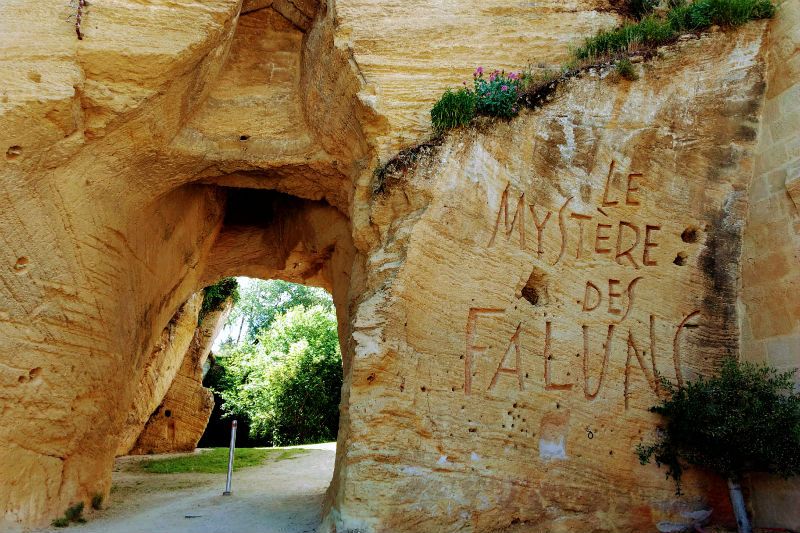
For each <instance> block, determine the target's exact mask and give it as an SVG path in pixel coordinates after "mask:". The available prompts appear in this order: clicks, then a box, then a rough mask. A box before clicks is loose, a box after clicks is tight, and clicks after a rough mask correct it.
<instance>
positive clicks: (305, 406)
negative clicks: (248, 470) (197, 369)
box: [216, 299, 342, 446]
mask: <svg viewBox="0 0 800 533" xmlns="http://www.w3.org/2000/svg"><path fill="white" fill-rule="evenodd" d="M279 300H280V301H283V300H282V299H279ZM256 341H257V342H255V343H243V344H239V345H235V346H234V345H231V346H228V347H227V348H226V349H225V350H224V352H223V353H221V354H220V355H219V356H218V358H217V362H218V364H220V365H221V366H222V367H224V372H221V373H220V375H219V376H218V378H217V385H216V389H217V391H218V392H219V393H220V394H221V396H222V398H223V401H224V403H223V410H224V411H225V412H227V413H229V414H236V415H238V416H246V417H248V418H249V420H250V433H251V436H253V437H262V438H265V439H266V440H267V442H268V443H270V444H272V445H280V446H284V445H292V444H303V443H309V442H322V441H326V440H335V438H336V433H337V430H338V426H339V401H340V395H341V387H342V356H341V352H340V349H339V339H338V335H337V329H336V317H335V315H334V313H333V310H332V308H331V306H330V305H324V304H322V305H321V304H317V305H314V306H313V307H305V306H303V305H299V306H294V307H292V308H291V309H289V310H288V311H286V312H284V313H283V314H279V315H274V316H273V317H272V319H271V322H270V324H269V326H268V327H266V328H262V329H261V330H260V331H259V332H258V333H257V336H256Z"/></svg>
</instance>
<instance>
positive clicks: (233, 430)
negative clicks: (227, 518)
mask: <svg viewBox="0 0 800 533" xmlns="http://www.w3.org/2000/svg"><path fill="white" fill-rule="evenodd" d="M236 426H237V424H236V420H234V421H233V424H231V448H230V451H229V452H228V479H227V481H225V492H223V493H222V495H223V496H230V495H231V478H232V477H233V450H235V449H236Z"/></svg>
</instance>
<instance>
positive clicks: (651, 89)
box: [0, 0, 800, 533]
mask: <svg viewBox="0 0 800 533" xmlns="http://www.w3.org/2000/svg"><path fill="white" fill-rule="evenodd" d="M796 3H797V0H789V1H787V2H786V3H785V6H784V9H783V10H782V12H781V14H780V16H779V18H778V19H777V21H775V22H773V23H772V24H771V27H770V29H769V30H765V26H764V25H763V24H751V25H748V26H747V27H745V28H744V29H742V30H741V31H738V32H735V33H722V32H720V33H716V34H714V35H712V36H705V37H703V38H702V39H699V40H693V41H689V42H686V43H683V44H681V46H680V49H677V50H670V51H668V52H669V54H668V56H669V57H668V58H665V59H660V60H656V61H654V62H653V63H647V64H643V65H640V66H637V68H640V69H641V75H642V78H641V80H640V81H638V82H636V83H633V84H631V83H628V82H622V83H619V84H613V83H612V82H611V81H609V80H608V79H600V77H599V76H587V77H584V78H582V79H578V80H574V81H572V82H570V83H569V84H568V85H566V86H565V87H563V88H562V89H561V90H560V92H559V93H558V95H557V97H556V99H555V100H554V101H553V102H552V103H551V104H550V105H548V106H547V107H546V108H544V109H542V110H540V111H537V112H530V113H524V114H523V115H522V116H521V117H520V118H518V119H516V120H514V121H512V122H510V123H502V122H500V123H496V124H489V125H484V126H482V127H481V129H479V130H477V131H475V130H470V131H466V132H460V133H456V134H454V135H452V136H449V137H448V138H447V139H446V141H445V143H444V144H443V146H442V147H441V148H440V149H439V150H438V151H437V152H435V153H434V154H432V155H431V156H430V157H428V158H427V159H426V160H424V161H423V163H422V164H421V166H420V167H419V168H418V169H416V170H414V169H410V170H409V172H408V173H407V175H405V176H403V177H401V178H400V179H394V180H391V183H388V184H387V185H388V192H387V193H386V194H384V195H381V196H374V195H373V192H372V191H373V186H374V183H373V170H374V169H375V167H376V165H377V164H378V163H379V162H380V161H386V160H387V159H388V158H389V157H391V155H392V154H393V153H394V151H395V150H396V149H397V148H399V147H401V146H405V145H406V144H408V143H412V144H413V143H416V142H418V141H419V140H421V139H422V138H424V137H426V136H427V135H428V134H429V122H428V110H429V108H430V104H431V103H432V102H433V101H434V100H435V99H436V98H437V97H438V95H439V94H441V92H442V91H443V90H444V89H445V88H446V87H447V86H448V85H455V84H457V83H458V82H459V81H460V80H461V79H464V78H467V77H469V74H470V72H471V71H472V69H473V68H474V67H475V66H477V65H480V64H482V65H484V66H485V67H498V68H506V69H511V68H520V67H523V66H525V65H526V64H527V62H529V61H536V62H539V61H541V62H545V63H551V64H552V63H556V62H558V61H560V60H561V59H563V58H564V57H565V54H566V53H567V50H568V45H570V44H572V43H575V42H577V41H579V39H580V38H581V37H582V36H584V35H587V34H590V33H593V32H594V31H596V30H597V29H599V28H601V27H605V26H611V25H614V24H616V23H617V22H618V21H619V20H620V17H619V15H618V14H617V13H615V12H614V11H613V10H611V6H610V5H609V3H607V2H604V1H601V0H597V1H595V0H576V1H574V2H567V3H563V2H555V1H550V0H546V1H544V2H529V3H525V2H523V3H519V4H514V5H510V4H508V3H507V2H500V1H499V0H491V1H488V2H487V1H485V0H482V1H477V0H468V1H460V2H427V1H423V0H412V1H407V2H376V1H368V0H339V1H337V2H336V3H332V2H325V3H322V4H320V5H319V6H317V5H316V4H315V3H314V2H312V1H305V0H304V1H294V2H284V1H281V2H277V1H275V2H258V1H256V2H252V3H251V2H248V3H247V5H246V10H250V9H252V11H249V12H247V13H246V14H243V15H240V14H239V12H240V7H241V6H240V3H239V2H238V1H235V0H209V1H205V2H200V3H198V2H183V1H180V2H174V1H166V0H153V1H149V2H146V3H142V2H138V1H134V0H124V1H118V2H112V3H108V2H106V3H102V2H98V3H91V4H90V6H89V7H88V9H87V12H86V14H85V17H84V33H85V39H84V40H82V41H78V40H77V39H76V38H75V32H74V27H73V26H72V25H71V23H70V22H69V21H67V20H65V17H66V15H67V13H66V11H68V8H67V7H65V6H66V4H64V5H61V4H58V5H56V4H46V3H41V2H38V3H36V2H31V1H30V0H13V1H11V2H7V3H6V5H4V17H3V19H2V20H0V76H1V77H2V80H3V82H4V83H3V84H2V88H0V146H3V148H2V150H3V151H4V153H5V156H4V157H3V158H2V160H1V161H0V164H1V165H2V167H0V174H2V180H0V194H1V195H2V198H3V200H4V206H5V208H4V209H3V210H0V252H2V261H4V264H5V265H6V268H5V269H0V281H2V283H0V294H1V295H2V297H1V298H0V400H1V401H2V406H0V443H2V446H0V478H1V479H2V481H3V483H0V508H2V509H3V511H4V516H3V521H2V526H1V527H2V528H3V529H4V530H12V529H14V528H18V527H21V526H23V525H34V524H42V523H46V522H48V521H49V520H51V519H52V518H53V517H55V516H58V515H60V514H62V513H63V511H64V509H65V508H66V507H67V506H68V505H70V504H72V503H74V502H75V501H78V500H83V501H88V499H89V498H91V496H92V495H93V494H95V493H98V492H99V493H103V494H108V489H109V483H110V470H111V464H112V461H113V457H114V454H115V453H116V451H117V450H119V449H120V448H121V447H123V448H124V446H123V442H124V440H125V438H126V435H128V432H127V431H126V430H125V428H126V427H129V426H130V425H129V424H128V423H127V422H126V420H127V419H128V416H129V414H130V409H131V406H140V405H145V404H146V403H148V402H153V401H155V403H154V404H152V405H153V407H152V408H150V409H148V410H145V411H144V412H145V413H146V414H147V415H149V414H150V413H151V412H152V410H153V409H154V408H155V406H156V405H158V403H159V402H160V399H157V400H155V397H156V396H157V395H155V394H152V393H151V394H150V395H149V396H148V397H146V398H141V399H137V395H138V394H139V392H137V387H138V386H139V384H140V383H141V382H142V379H145V378H143V376H145V377H146V376H152V375H153V374H152V373H150V371H149V370H148V366H147V365H148V361H151V358H152V356H153V353H154V347H155V346H156V345H158V344H159V343H160V342H161V336H162V333H163V331H164V328H165V327H166V326H167V324H168V323H169V321H170V319H171V318H172V317H173V316H174V315H175V313H176V311H177V310H178V309H179V308H180V306H181V305H182V303H183V302H185V301H186V300H187V299H188V298H189V297H190V296H191V295H192V294H194V293H196V292H197V291H198V290H199V289H200V288H202V287H203V286H205V285H208V284H210V283H213V282H214V281H216V280H217V279H219V278H220V277H222V276H226V275H247V276H253V277H263V278H272V277H275V278H281V279H286V280H289V281H295V282H300V283H307V284H313V285H319V286H323V287H326V288H327V289H329V290H331V292H332V294H333V297H334V302H335V304H336V308H337V314H338V319H339V333H340V338H341V341H342V352H343V355H344V357H343V359H344V365H345V369H344V370H345V387H344V389H343V395H342V398H343V399H342V417H341V424H340V432H339V443H338V447H337V463H336V471H335V474H334V480H333V482H332V484H331V489H330V492H329V498H328V502H327V505H326V509H325V510H324V513H325V517H326V524H328V525H335V526H336V529H337V531H340V532H341V531H347V530H364V531H375V532H377V531H392V532H402V531H409V532H410V531H414V532H428V531H430V532H437V533H440V532H445V531H454V530H465V531H474V532H489V531H493V530H497V529H499V528H503V527H506V526H511V527H513V528H516V530H517V531H536V530H541V529H546V530H548V531H631V532H633V531H637V532H638V531H651V530H654V529H656V526H657V525H658V523H660V522H663V523H678V522H685V521H687V520H689V518H687V516H685V515H687V514H688V513H692V512H694V511H698V510H702V509H705V508H706V506H708V507H711V508H713V509H714V514H713V515H712V516H714V517H715V518H717V519H719V520H723V521H724V520H725V518H726V516H727V514H728V513H727V510H726V507H725V503H724V501H725V498H724V494H721V493H720V490H721V487H720V486H719V484H718V483H717V482H716V481H715V480H713V479H710V478H706V477H704V476H702V475H699V474H698V473H693V474H692V475H691V476H690V477H689V478H688V479H687V480H686V485H685V489H686V495H685V496H684V497H683V498H676V497H675V496H674V494H673V487H672V486H671V485H670V483H669V482H667V481H666V480H664V478H663V473H661V472H659V471H657V470H656V468H655V467H641V466H639V465H638V463H637V461H636V459H635V457H634V456H633V453H632V449H633V446H634V445H635V444H636V443H637V442H639V440H640V439H641V438H644V437H647V436H648V435H650V434H652V431H653V427H654V424H655V423H656V422H657V421H656V419H654V418H653V417H652V416H651V415H650V414H648V413H647V412H646V408H647V407H648V406H649V405H650V404H652V403H653V402H654V401H655V400H656V398H657V395H656V392H657V391H656V390H655V385H654V374H655V372H654V368H657V369H658V371H659V372H661V373H663V374H665V375H666V376H667V377H670V378H673V379H675V378H677V377H678V375H679V374H680V376H681V377H682V378H683V379H689V378H691V377H693V376H694V375H696V374H697V373H699V372H707V371H710V370H712V369H713V368H714V366H715V364H716V362H718V361H719V359H720V358H721V357H723V356H725V355H727V354H732V355H737V354H738V352H739V350H740V344H741V345H744V346H750V345H752V346H756V349H755V350H754V351H752V352H748V353H763V354H765V355H764V357H765V358H766V353H767V352H766V351H767V350H769V354H770V355H769V357H773V355H772V354H784V355H785V354H787V353H790V352H788V348H787V346H789V345H788V344H785V343H784V341H785V340H787V339H784V338H783V337H784V336H785V335H791V332H792V331H793V329H792V327H793V326H792V324H793V322H792V319H791V317H794V318H797V313H794V314H792V309H794V307H792V306H793V303H792V301H791V294H792V293H791V284H789V283H788V280H791V279H794V278H793V276H794V274H796V272H797V267H796V261H795V262H794V263H793V262H792V256H791V253H790V250H791V246H793V245H791V244H787V243H792V242H794V241H793V240H790V239H789V237H790V235H789V234H785V235H784V236H786V239H779V240H778V241H776V242H775V243H772V244H762V246H766V247H771V246H773V244H774V246H776V247H778V246H780V250H781V251H780V253H779V254H778V255H777V256H775V257H774V260H772V259H769V260H764V261H762V262H759V263H758V266H757V268H756V269H755V270H754V271H753V272H750V273H748V271H747V269H748V268H749V267H748V265H747V263H745V264H744V265H743V266H742V268H741V269H742V270H743V273H742V276H741V278H742V279H743V280H744V282H743V285H744V287H745V290H744V292H741V291H740V290H739V288H740V286H739V283H740V276H739V272H740V265H741V263H740V254H741V253H745V255H747V253H749V252H747V247H748V246H751V245H749V244H747V243H748V239H750V242H751V243H767V242H770V243H771V241H767V240H764V237H766V236H769V235H772V234H773V231H774V230H777V229H778V228H780V231H781V232H783V233H785V232H786V231H788V230H787V228H789V227H791V228H792V231H794V232H795V233H796V232H797V229H798V227H800V226H798V224H797V222H796V221H794V220H793V219H791V218H790V216H789V213H790V212H789V211H787V210H786V206H787V204H786V203H780V202H784V201H788V195H787V194H786V183H787V180H788V179H791V178H792V175H793V173H794V174H796V172H794V170H796V169H795V168H794V167H793V166H792V165H793V164H794V163H793V161H794V159H792V157H793V156H792V154H794V153H796V152H792V151H791V150H793V149H794V147H795V145H794V144H792V143H793V140H792V139H794V138H795V137H796V132H797V128H796V126H795V125H793V123H792V122H791V121H784V122H779V121H778V119H779V118H781V116H785V117H790V116H792V115H791V111H792V109H793V108H791V102H794V100H796V91H795V89H796V87H797V82H796V80H797V79H798V74H797V72H796V69H795V70H792V69H794V66H796V61H795V55H796V47H795V48H792V44H791V43H796V42H797V39H794V36H796V32H797V27H798V25H797V24H796V16H797V11H796ZM256 4H258V5H256ZM267 4H269V6H268V5H267ZM295 11H296V13H295ZM300 15H302V16H303V17H306V18H308V19H309V20H308V21H306V20H305V19H304V18H302V17H300ZM765 31H768V33H767V37H766V39H763V36H764V32H765ZM765 63H768V67H769V68H768V69H767V73H768V74H767V85H766V91H767V101H766V104H765V105H764V109H763V111H764V112H763V115H762V113H761V111H762V101H763V96H764V94H763V93H764V91H765V86H764V76H763V71H764V65H765ZM783 63H785V65H783V66H781V65H782V64H783ZM776 106H777V107H776ZM759 125H760V130H759ZM776 135H777V136H781V140H780V142H778V141H779V139H778V138H777V137H776ZM756 144H757V146H758V154H757V155H754V154H755V152H756ZM612 162H613V169H612ZM784 164H785V165H787V166H786V167H785V168H786V169H787V175H781V176H778V175H777V174H775V175H774V176H773V175H772V174H770V172H771V170H772V169H773V168H778V167H780V168H784V167H783V166H782V165H784ZM610 169H611V170H612V172H611V175H610V180H609V179H608V178H609V170H610ZM793 169H794V170H793ZM754 175H757V176H759V177H760V178H759V180H756V181H754V182H753V185H752V187H751V188H750V190H749V191H748V186H750V181H751V178H752V177H753V176H754ZM779 177H780V178H783V179H782V181H780V183H781V186H783V187H784V189H783V193H782V194H783V200H781V201H780V202H778V201H777V200H776V201H774V202H773V200H771V199H768V198H766V196H765V192H764V190H762V189H759V188H758V187H763V186H764V185H765V184H767V183H768V184H769V185H770V186H772V184H773V183H778V181H779ZM761 178H764V179H763V180H762V179H761ZM766 180H768V181H766ZM769 191H770V193H771V192H772V189H769ZM523 194H524V198H522V195H523ZM748 195H749V197H750V198H748ZM504 199H505V202H504ZM520 200H521V202H520ZM748 200H750V205H749V206H748ZM762 200H766V201H767V202H768V203H766V204H757V203H756V202H757V201H762ZM615 202H616V203H615ZM769 202H773V203H774V206H773V203H769ZM604 203H605V204H606V205H604ZM503 205H507V210H504V211H500V208H501V206H503ZM598 208H599V209H598ZM547 213H549V214H550V215H549V218H545V217H547ZM778 213H780V214H782V216H783V215H785V217H784V218H782V219H781V220H780V225H779V226H773V225H772V221H771V220H769V219H768V217H770V216H773V214H775V216H777V214H778ZM515 215H516V217H515ZM582 216H590V217H592V218H591V219H586V218H582ZM748 216H749V221H750V222H749V224H750V226H749V227H750V228H753V229H754V232H753V234H752V235H753V237H752V238H750V237H747V236H745V239H744V245H742V231H743V227H744V223H745V220H746V219H747V217H748ZM523 222H524V233H523V232H522V227H523ZM602 224H605V225H602ZM537 226H538V228H537ZM607 226H610V227H607ZM539 228H541V238H540V231H539ZM758 228H762V229H758ZM598 229H599V230H600V231H599V237H600V238H599V239H598ZM509 230H511V231H509ZM748 231H750V230H749V229H748ZM783 233H782V235H783ZM523 235H524V240H525V242H524V244H523V243H522V242H521V240H522V236H523ZM606 236H607V237H608V238H607V239H606V238H605V237H606ZM540 244H541V246H542V251H541V254H540V253H539V245H540ZM579 245H580V246H579ZM742 246H744V249H745V252H742ZM562 248H563V252H562ZM629 248H630V250H629ZM605 250H608V251H605ZM770 251H771V249H770V248H765V249H764V250H763V251H761V252H759V253H758V254H756V257H759V258H760V257H768V256H769V255H770ZM768 268H772V269H773V271H769V270H768ZM748 277H750V278H748ZM755 278H758V279H762V278H763V279H765V280H771V279H776V280H780V281H779V282H778V283H775V284H771V283H770V282H769V281H767V282H765V283H764V284H763V285H759V284H757V283H755V282H752V281H751V282H748V279H751V280H752V279H755ZM587 282H591V283H592V284H593V285H590V286H589V289H588V296H589V298H588V299H587V298H586V295H587ZM748 286H749V287H751V289H752V291H751V292H747V291H750V290H751V289H748ZM595 287H596V288H595ZM770 291H772V292H770ZM740 292H741V294H742V298H741V299H740V298H739V296H740ZM773 293H774V294H775V295H777V296H776V297H775V298H772V299H770V298H768V295H770V294H773ZM593 298H594V299H593ZM776 301H779V302H780V305H776V306H775V307H774V309H773V307H769V309H770V311H769V313H768V314H763V313H762V309H763V307H762V305H766V304H767V303H770V302H776ZM598 302H599V303H598ZM595 303H597V305H596V306H595ZM740 304H741V305H740ZM770 305H771V303H770ZM584 307H585V308H586V309H585V310H584ZM795 307H796V306H795ZM762 317H769V319H762ZM786 317H789V318H786ZM773 319H774V321H773ZM548 322H549V323H550V326H549V332H550V335H549V337H548V335H547V332H548V326H547V323H548ZM795 322H796V321H795ZM609 326H613V329H612V330H611V334H610V342H607V340H608V339H609V331H610V328H609ZM584 335H585V338H586V341H587V347H586V352H585V353H586V354H587V355H584ZM548 338H549V341H548V340H547V339H548ZM604 343H605V345H606V346H607V347H608V352H607V353H608V354H609V355H608V360H607V362H606V358H605V354H606V350H605V348H604ZM653 346H654V347H655V349H653ZM517 347H519V352H517ZM758 350H762V351H761V352H758ZM517 353H519V364H517ZM551 357H552V358H551ZM584 361H585V362H586V364H585V367H584ZM675 361H677V365H676V364H675ZM787 364H788V365H791V361H788V362H787ZM468 365H469V366H468ZM498 369H500V371H499V372H498ZM151 370H152V367H151ZM159 370H161V369H159ZM473 373H474V375H473ZM146 379H151V378H146ZM520 380H521V381H520ZM159 387H160V385H159ZM151 390H154V389H151ZM595 391H596V392H595ZM134 418H136V420H139V418H138V417H134ZM512 424H513V427H512ZM504 426H505V427H504ZM134 438H135V435H134Z"/></svg>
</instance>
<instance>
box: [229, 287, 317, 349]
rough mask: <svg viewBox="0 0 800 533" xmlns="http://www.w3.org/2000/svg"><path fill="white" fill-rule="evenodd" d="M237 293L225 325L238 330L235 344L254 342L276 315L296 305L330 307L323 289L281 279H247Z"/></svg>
mask: <svg viewBox="0 0 800 533" xmlns="http://www.w3.org/2000/svg"><path fill="white" fill-rule="evenodd" d="M239 293H240V299H239V303H238V305H237V306H236V307H234V309H233V311H232V312H231V315H230V316H229V318H228V325H229V326H236V327H234V328H233V329H235V330H237V333H236V338H235V342H236V343H237V344H238V343H239V342H243V341H246V342H251V343H252V342H255V341H256V339H257V338H258V336H259V334H260V333H261V332H262V331H264V330H265V329H267V328H269V327H270V325H271V324H272V322H273V321H274V320H275V318H276V317H277V316H279V315H282V314H284V313H286V312H287V311H288V310H289V309H292V308H293V307H297V306H298V305H302V306H305V307H312V306H315V305H321V306H323V307H326V308H327V309H332V308H333V300H332V299H331V297H330V295H329V294H328V293H327V292H325V290H324V289H320V288H317V287H306V286H305V285H298V284H296V283H289V282H287V281H282V280H250V283H247V284H243V285H242V286H241V287H240V289H239ZM237 327H238V329H237ZM243 332H246V336H245V338H242V333H243Z"/></svg>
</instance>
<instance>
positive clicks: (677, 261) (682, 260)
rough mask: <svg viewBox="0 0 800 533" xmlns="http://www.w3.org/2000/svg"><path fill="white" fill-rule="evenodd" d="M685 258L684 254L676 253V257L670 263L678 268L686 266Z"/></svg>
mask: <svg viewBox="0 0 800 533" xmlns="http://www.w3.org/2000/svg"><path fill="white" fill-rule="evenodd" d="M686 257H687V255H686V252H678V255H676V256H675V259H674V260H673V261H672V262H673V263H674V264H676V265H678V266H684V265H685V264H686Z"/></svg>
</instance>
